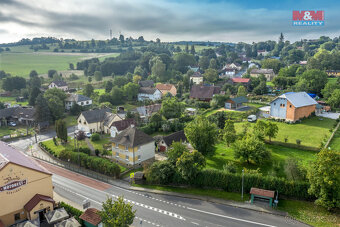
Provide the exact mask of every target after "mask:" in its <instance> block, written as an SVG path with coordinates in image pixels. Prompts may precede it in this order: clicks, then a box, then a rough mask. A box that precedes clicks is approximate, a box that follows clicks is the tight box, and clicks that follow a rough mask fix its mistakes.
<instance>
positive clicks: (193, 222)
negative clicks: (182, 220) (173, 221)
mask: <svg viewBox="0 0 340 227" xmlns="http://www.w3.org/2000/svg"><path fill="white" fill-rule="evenodd" d="M191 223H192V224H194V225H199V224H198V223H196V222H193V221H192V222H191Z"/></svg>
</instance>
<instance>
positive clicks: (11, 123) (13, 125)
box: [8, 121, 17, 127]
mask: <svg viewBox="0 0 340 227" xmlns="http://www.w3.org/2000/svg"><path fill="white" fill-rule="evenodd" d="M8 125H9V126H12V127H15V126H17V124H16V123H15V122H13V121H11V122H9V123H8Z"/></svg>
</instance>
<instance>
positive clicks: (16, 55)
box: [0, 47, 118, 78]
mask: <svg viewBox="0 0 340 227" xmlns="http://www.w3.org/2000/svg"><path fill="white" fill-rule="evenodd" d="M17 49H18V50H19V51H18V52H14V51H13V52H12V51H11V52H2V53H0V70H4V71H5V72H7V73H10V74H12V75H13V76H16V75H17V76H23V77H26V78H27V77H28V75H29V73H30V71H31V70H33V69H34V70H36V71H37V72H38V73H39V74H46V73H47V71H48V70H49V69H55V70H58V71H59V70H67V69H68V68H69V63H73V64H76V63H77V62H78V61H82V60H83V59H85V58H93V57H99V59H100V60H103V59H105V58H107V57H114V56H117V55H118V54H117V53H112V54H106V53H105V54H103V53H102V54H100V53H54V52H43V51H39V52H28V51H26V50H24V47H21V48H17ZM20 51H21V52H20Z"/></svg>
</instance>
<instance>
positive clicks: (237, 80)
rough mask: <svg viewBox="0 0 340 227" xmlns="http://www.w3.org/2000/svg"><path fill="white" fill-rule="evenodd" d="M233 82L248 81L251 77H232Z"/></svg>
mask: <svg viewBox="0 0 340 227" xmlns="http://www.w3.org/2000/svg"><path fill="white" fill-rule="evenodd" d="M231 81H232V82H233V83H248V82H249V81H250V79H248V78H231Z"/></svg>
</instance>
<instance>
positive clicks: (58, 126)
mask: <svg viewBox="0 0 340 227" xmlns="http://www.w3.org/2000/svg"><path fill="white" fill-rule="evenodd" d="M55 130H56V134H57V137H58V138H59V139H60V140H61V141H63V142H64V143H66V142H67V125H66V121H64V120H62V119H60V120H57V121H56V122H55Z"/></svg>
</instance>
